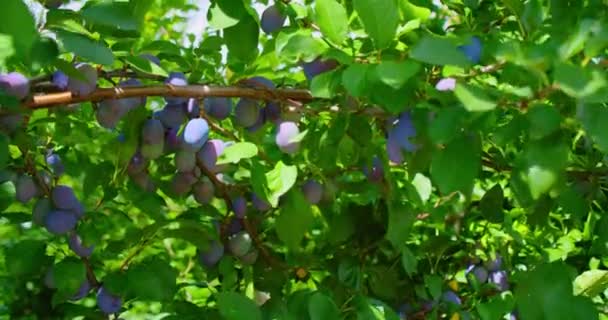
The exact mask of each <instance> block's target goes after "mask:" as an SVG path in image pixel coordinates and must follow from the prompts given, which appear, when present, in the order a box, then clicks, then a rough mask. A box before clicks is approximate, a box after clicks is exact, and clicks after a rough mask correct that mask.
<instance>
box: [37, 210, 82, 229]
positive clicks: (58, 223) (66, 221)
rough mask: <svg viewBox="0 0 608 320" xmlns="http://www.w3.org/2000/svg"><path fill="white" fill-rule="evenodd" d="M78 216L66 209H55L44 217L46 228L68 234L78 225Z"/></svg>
mask: <svg viewBox="0 0 608 320" xmlns="http://www.w3.org/2000/svg"><path fill="white" fill-rule="evenodd" d="M77 222H78V217H76V215H75V214H74V213H73V212H71V211H65V210H53V211H51V212H49V213H48V214H47V215H46V217H45V218H44V224H45V226H46V230H47V231H48V232H50V233H53V234H56V235H63V234H66V233H68V232H70V231H72V230H74V228H75V227H76V223H77Z"/></svg>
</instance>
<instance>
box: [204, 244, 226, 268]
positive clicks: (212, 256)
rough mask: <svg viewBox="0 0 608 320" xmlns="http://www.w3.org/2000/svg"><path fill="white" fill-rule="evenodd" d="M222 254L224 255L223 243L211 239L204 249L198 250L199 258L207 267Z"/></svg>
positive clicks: (213, 264)
mask: <svg viewBox="0 0 608 320" xmlns="http://www.w3.org/2000/svg"><path fill="white" fill-rule="evenodd" d="M222 256H224V245H223V244H222V243H221V242H219V241H217V240H214V241H212V242H211V243H210V244H209V248H208V249H207V250H206V251H202V250H199V252H198V257H199V260H200V261H201V263H202V264H203V265H204V266H206V267H208V268H211V267H213V266H215V265H216V264H217V263H218V262H219V261H220V259H222Z"/></svg>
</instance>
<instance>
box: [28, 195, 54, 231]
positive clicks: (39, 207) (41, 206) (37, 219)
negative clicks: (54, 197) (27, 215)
mask: <svg viewBox="0 0 608 320" xmlns="http://www.w3.org/2000/svg"><path fill="white" fill-rule="evenodd" d="M52 210H53V205H52V204H51V200H49V199H48V198H40V199H38V201H36V204H35V205H34V208H33V209H32V222H33V223H35V224H37V225H39V226H42V225H44V219H45V218H46V215H47V214H48V213H49V212H51V211H52Z"/></svg>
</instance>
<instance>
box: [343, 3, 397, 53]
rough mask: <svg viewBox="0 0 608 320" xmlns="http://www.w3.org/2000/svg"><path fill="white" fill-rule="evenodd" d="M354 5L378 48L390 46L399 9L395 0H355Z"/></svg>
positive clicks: (395, 29)
mask: <svg viewBox="0 0 608 320" xmlns="http://www.w3.org/2000/svg"><path fill="white" fill-rule="evenodd" d="M353 7H354V8H355V11H357V14H358V15H359V18H360V19H361V21H362V22H363V27H364V28H365V31H366V32H367V34H368V35H369V36H370V37H371V38H372V39H373V40H374V44H375V45H376V48H378V49H384V48H386V47H388V46H389V45H390V44H391V42H393V40H394V38H395V33H396V32H397V26H398V24H399V9H398V8H397V1H395V0H354V1H353Z"/></svg>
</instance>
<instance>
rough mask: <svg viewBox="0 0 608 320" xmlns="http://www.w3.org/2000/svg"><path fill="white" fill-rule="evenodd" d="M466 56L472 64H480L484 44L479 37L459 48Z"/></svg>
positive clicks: (472, 38)
mask: <svg viewBox="0 0 608 320" xmlns="http://www.w3.org/2000/svg"><path fill="white" fill-rule="evenodd" d="M458 48H459V49H460V50H461V51H462V52H463V53H464V55H465V56H466V57H467V58H468V59H469V60H470V61H471V62H472V63H478V62H479V61H480V60H481V50H482V44H481V39H479V38H478V37H471V42H470V43H468V44H466V45H462V46H460V47H458Z"/></svg>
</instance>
